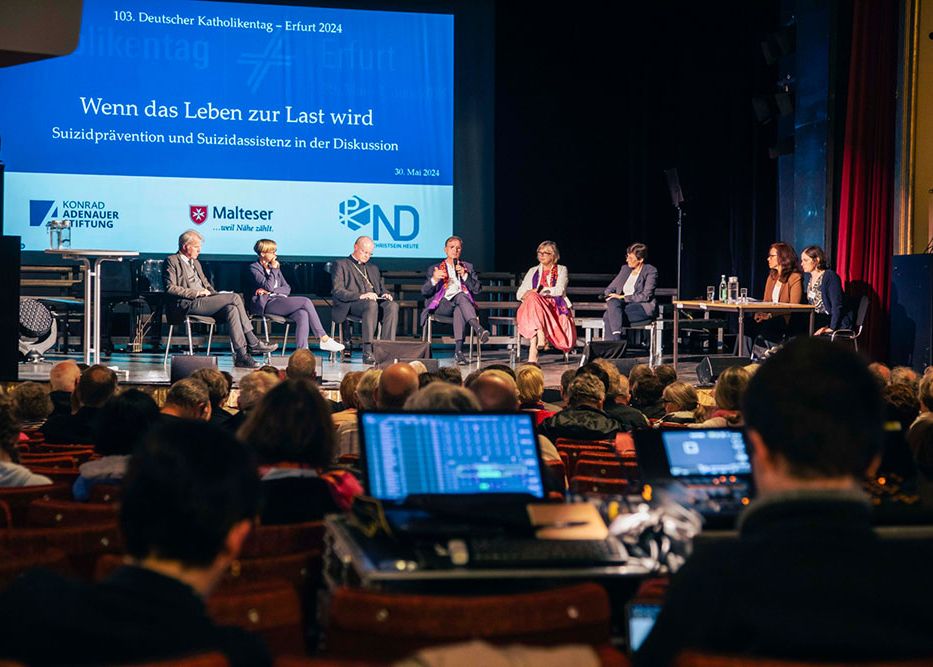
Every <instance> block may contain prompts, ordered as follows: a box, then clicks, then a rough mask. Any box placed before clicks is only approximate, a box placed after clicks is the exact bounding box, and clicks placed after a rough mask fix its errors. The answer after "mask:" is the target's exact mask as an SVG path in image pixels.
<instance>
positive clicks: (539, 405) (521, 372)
mask: <svg viewBox="0 0 933 667" xmlns="http://www.w3.org/2000/svg"><path fill="white" fill-rule="evenodd" d="M515 381H516V383H517V385H518V400H519V402H520V404H521V405H520V407H521V409H522V410H529V411H533V412H535V413H537V415H536V418H537V420H538V423H540V422H541V420H543V419H545V418H546V417H550V416H551V415H552V414H554V413H555V412H556V411H557V410H555V409H553V408H552V407H551V406H546V405H545V404H544V401H542V400H541V397H542V396H544V373H542V372H541V369H540V368H538V367H537V366H532V365H531V364H527V365H525V366H521V367H519V369H518V372H517V373H516V374H515ZM558 409H559V408H558Z"/></svg>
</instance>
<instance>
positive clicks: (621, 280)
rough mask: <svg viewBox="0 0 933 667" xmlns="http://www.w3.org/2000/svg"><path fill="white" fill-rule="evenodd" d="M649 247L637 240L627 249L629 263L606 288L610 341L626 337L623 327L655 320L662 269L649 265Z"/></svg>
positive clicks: (626, 258) (605, 320)
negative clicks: (623, 333)
mask: <svg viewBox="0 0 933 667" xmlns="http://www.w3.org/2000/svg"><path fill="white" fill-rule="evenodd" d="M647 256H648V246H646V245H645V244H644V243H633V244H632V245H630V246H629V247H628V248H627V249H626V251H625V266H623V267H622V268H621V269H620V270H619V274H618V275H617V276H616V277H615V278H614V279H613V281H612V282H611V283H609V286H608V287H607V288H606V289H605V290H604V291H603V298H604V299H605V300H606V314H605V315H604V316H603V322H604V324H605V326H606V330H605V336H604V337H605V339H606V340H622V329H624V328H625V327H628V326H631V325H633V324H639V323H645V322H648V321H649V320H651V319H653V318H654V316H655V314H656V313H657V310H658V303H657V301H655V300H654V290H655V288H656V287H657V285H658V270H657V269H656V268H655V267H653V266H651V265H650V264H645V258H646V257H647Z"/></svg>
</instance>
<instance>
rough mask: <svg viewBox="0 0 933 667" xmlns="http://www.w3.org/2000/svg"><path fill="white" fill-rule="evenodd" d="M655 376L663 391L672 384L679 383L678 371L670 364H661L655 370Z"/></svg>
mask: <svg viewBox="0 0 933 667" xmlns="http://www.w3.org/2000/svg"><path fill="white" fill-rule="evenodd" d="M654 376H655V377H656V378H658V382H660V383H661V389H662V390H663V389H664V388H665V387H666V386H667V385H669V384H670V383H672V382H676V381H677V369H675V368H674V367H673V366H671V365H670V364H661V365H660V366H658V367H657V368H655V369H654Z"/></svg>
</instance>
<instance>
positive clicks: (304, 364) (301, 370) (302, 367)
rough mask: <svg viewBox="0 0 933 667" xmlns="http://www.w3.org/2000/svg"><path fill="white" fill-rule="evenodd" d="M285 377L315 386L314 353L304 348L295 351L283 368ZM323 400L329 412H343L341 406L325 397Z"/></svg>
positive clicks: (315, 364)
mask: <svg viewBox="0 0 933 667" xmlns="http://www.w3.org/2000/svg"><path fill="white" fill-rule="evenodd" d="M285 377H286V378H288V379H290V380H298V379H305V380H310V381H311V382H313V383H314V384H317V381H318V376H317V357H315V356H314V353H312V352H311V350H308V349H306V348H302V349H299V350H295V351H294V352H292V353H291V355H290V356H289V357H288V365H287V366H286V368H285ZM324 400H325V401H326V402H327V405H328V406H329V407H330V411H331V412H339V411H340V410H343V406H341V405H338V404H337V403H336V402H335V401H332V400H330V399H329V398H327V397H326V396H325V397H324Z"/></svg>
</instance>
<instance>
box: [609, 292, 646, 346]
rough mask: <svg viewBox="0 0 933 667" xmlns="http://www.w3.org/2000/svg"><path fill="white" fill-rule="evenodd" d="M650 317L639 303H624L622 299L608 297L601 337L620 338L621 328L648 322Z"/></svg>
mask: <svg viewBox="0 0 933 667" xmlns="http://www.w3.org/2000/svg"><path fill="white" fill-rule="evenodd" d="M650 319H651V318H650V317H648V315H647V314H646V313H645V309H644V308H642V305H641V304H640V303H625V301H623V300H622V299H610V300H609V301H607V302H606V314H605V315H603V324H605V326H606V331H605V332H604V335H603V338H605V339H606V340H622V334H621V332H622V329H624V328H625V327H628V326H631V325H632V324H637V323H639V322H648V321H649V320H650Z"/></svg>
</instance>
